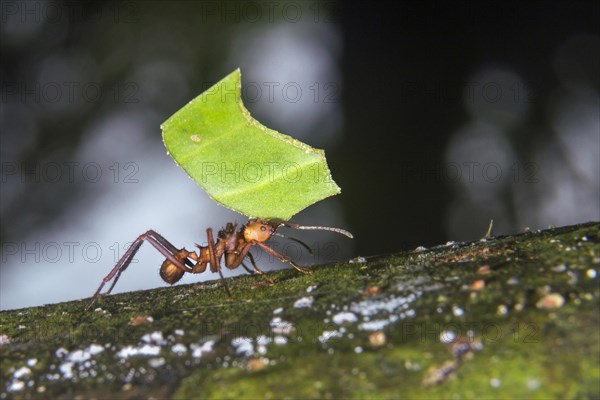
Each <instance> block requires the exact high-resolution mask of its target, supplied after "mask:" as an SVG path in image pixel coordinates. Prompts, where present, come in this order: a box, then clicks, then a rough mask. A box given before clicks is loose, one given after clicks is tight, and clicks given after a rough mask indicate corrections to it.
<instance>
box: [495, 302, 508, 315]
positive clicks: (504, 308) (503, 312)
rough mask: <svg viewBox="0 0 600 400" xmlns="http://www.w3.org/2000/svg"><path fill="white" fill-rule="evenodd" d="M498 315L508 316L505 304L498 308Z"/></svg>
mask: <svg viewBox="0 0 600 400" xmlns="http://www.w3.org/2000/svg"><path fill="white" fill-rule="evenodd" d="M496 314H497V315H504V314H508V307H506V306H505V305H504V304H500V305H499V306H498V308H496Z"/></svg>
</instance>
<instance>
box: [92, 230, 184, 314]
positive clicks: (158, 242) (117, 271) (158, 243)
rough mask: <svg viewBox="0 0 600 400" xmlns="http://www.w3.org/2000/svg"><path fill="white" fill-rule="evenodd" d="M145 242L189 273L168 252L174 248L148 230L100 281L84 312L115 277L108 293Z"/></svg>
mask: <svg viewBox="0 0 600 400" xmlns="http://www.w3.org/2000/svg"><path fill="white" fill-rule="evenodd" d="M145 240H147V241H148V242H149V243H150V244H151V245H152V246H154V248H155V249H157V250H158V251H159V252H160V253H161V254H162V255H164V256H165V257H166V258H167V259H169V261H171V262H172V263H173V264H174V265H175V266H176V267H177V268H180V269H182V270H183V271H185V272H190V271H191V268H188V267H186V266H185V265H184V264H182V263H181V262H180V261H179V260H178V259H177V258H175V256H174V255H173V254H172V253H171V252H170V251H169V250H171V249H175V246H173V245H172V244H171V243H169V241H168V240H166V239H165V238H164V237H162V236H161V235H159V234H158V233H156V232H154V231H153V230H149V231H147V232H146V233H143V234H141V235H140V236H138V237H137V239H136V240H135V241H134V242H133V243H132V244H131V246H129V248H128V249H127V251H126V252H125V254H123V256H122V257H121V258H120V259H119V261H118V262H117V264H116V265H115V266H114V268H113V269H112V270H111V271H110V272H109V273H108V275H106V276H105V277H104V279H102V282H101V283H100V286H99V287H98V289H97V290H96V293H94V295H93V296H92V300H91V301H90V303H89V304H88V305H87V307H86V308H85V309H86V310H87V309H89V308H90V306H91V305H92V304H93V303H94V301H95V300H96V298H97V297H98V295H99V294H100V292H101V291H102V288H103V287H104V285H106V284H107V283H108V282H110V280H111V279H113V277H115V275H116V277H115V282H113V284H112V285H111V287H110V290H109V293H110V291H111V290H112V288H113V287H114V286H115V283H116V281H117V280H118V279H119V277H120V276H121V273H122V272H123V271H125V270H126V269H127V267H128V266H129V264H131V260H133V257H134V256H135V254H136V253H137V252H138V250H139V249H140V247H141V245H142V243H143V242H144V241H145ZM175 252H177V250H176V249H175ZM185 261H186V264H188V265H193V264H192V263H191V261H189V260H187V259H186V260H185Z"/></svg>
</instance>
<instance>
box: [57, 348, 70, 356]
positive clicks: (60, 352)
mask: <svg viewBox="0 0 600 400" xmlns="http://www.w3.org/2000/svg"><path fill="white" fill-rule="evenodd" d="M67 354H69V351H68V350H67V349H65V348H64V347H61V348H59V349H58V350H56V351H55V352H54V355H55V356H56V358H63V357H64V356H66V355H67Z"/></svg>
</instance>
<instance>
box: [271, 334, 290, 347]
mask: <svg viewBox="0 0 600 400" xmlns="http://www.w3.org/2000/svg"><path fill="white" fill-rule="evenodd" d="M287 342H288V339H287V338H286V337H285V336H279V335H278V336H275V337H274V338H273V343H275V344H276V345H278V346H282V345H284V344H287Z"/></svg>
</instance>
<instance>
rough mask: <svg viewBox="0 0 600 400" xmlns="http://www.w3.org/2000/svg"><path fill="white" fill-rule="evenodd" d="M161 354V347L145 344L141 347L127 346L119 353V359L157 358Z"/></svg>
mask: <svg viewBox="0 0 600 400" xmlns="http://www.w3.org/2000/svg"><path fill="white" fill-rule="evenodd" d="M158 354H160V346H155V345H151V344H145V345H143V346H140V347H135V346H126V347H123V348H122V349H121V350H119V352H118V353H117V356H119V358H123V359H126V358H129V357H132V356H157V355H158Z"/></svg>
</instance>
